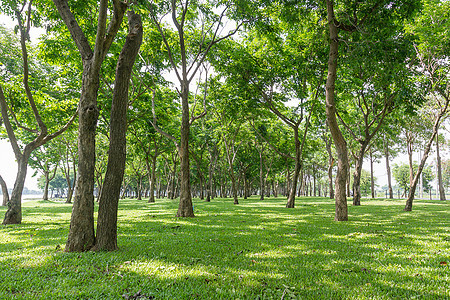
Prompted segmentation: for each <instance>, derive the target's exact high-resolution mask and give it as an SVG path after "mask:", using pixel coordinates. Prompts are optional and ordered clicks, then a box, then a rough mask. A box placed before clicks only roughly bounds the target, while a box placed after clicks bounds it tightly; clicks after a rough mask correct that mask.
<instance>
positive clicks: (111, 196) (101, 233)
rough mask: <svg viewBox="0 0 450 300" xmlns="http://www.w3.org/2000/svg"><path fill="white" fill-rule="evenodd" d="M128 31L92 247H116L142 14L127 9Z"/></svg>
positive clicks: (112, 109)
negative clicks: (129, 103) (128, 115)
mask: <svg viewBox="0 0 450 300" xmlns="http://www.w3.org/2000/svg"><path fill="white" fill-rule="evenodd" d="M128 26H129V32H128V35H127V38H126V41H125V44H124V45H123V48H122V51H121V53H120V55H119V59H118V61H117V68H116V78H115V83H114V93H113V99H112V106H111V121H110V140H109V155H108V165H107V169H106V175H105V181H104V183H103V192H102V194H101V198H100V201H99V202H100V204H99V208H98V220H97V236H96V243H95V246H94V250H107V251H113V250H116V249H117V210H118V206H119V197H120V187H121V186H122V181H123V175H124V172H125V160H126V131H127V117H126V116H127V109H128V88H129V81H130V77H131V72H132V69H133V65H134V61H135V59H136V56H137V54H138V51H139V48H140V46H141V43H142V34H143V33H142V32H143V31H142V22H141V17H140V16H139V15H137V14H135V13H134V12H133V11H128Z"/></svg>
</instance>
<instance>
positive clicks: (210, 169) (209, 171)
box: [206, 156, 213, 202]
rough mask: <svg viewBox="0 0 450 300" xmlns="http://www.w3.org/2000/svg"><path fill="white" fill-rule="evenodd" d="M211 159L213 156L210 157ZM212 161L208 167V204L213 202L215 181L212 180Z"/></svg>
mask: <svg viewBox="0 0 450 300" xmlns="http://www.w3.org/2000/svg"><path fill="white" fill-rule="evenodd" d="M210 158H211V156H210ZM212 173H213V172H212V159H210V163H209V166H208V183H207V185H208V189H207V191H206V202H211V197H212V186H213V180H212Z"/></svg>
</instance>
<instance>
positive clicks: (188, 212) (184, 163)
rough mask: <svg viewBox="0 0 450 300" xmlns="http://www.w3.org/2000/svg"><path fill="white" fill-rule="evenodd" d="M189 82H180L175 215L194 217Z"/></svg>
mask: <svg viewBox="0 0 450 300" xmlns="http://www.w3.org/2000/svg"><path fill="white" fill-rule="evenodd" d="M188 97H189V83H188V81H187V79H185V80H183V82H181V108H182V115H181V130H180V133H181V138H180V145H179V147H178V154H179V156H180V181H181V182H180V203H179V205H178V211H177V214H176V217H194V209H193V207H192V198H191V181H190V172H189V130H190V120H189V102H188V101H189V99H188Z"/></svg>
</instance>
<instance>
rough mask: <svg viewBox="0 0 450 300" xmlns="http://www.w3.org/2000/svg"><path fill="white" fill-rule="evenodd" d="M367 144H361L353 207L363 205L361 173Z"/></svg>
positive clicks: (354, 179) (354, 183)
mask: <svg viewBox="0 0 450 300" xmlns="http://www.w3.org/2000/svg"><path fill="white" fill-rule="evenodd" d="M366 148H367V142H364V143H363V144H361V148H360V149H359V153H358V159H357V160H356V163H355V171H354V173H353V205H361V171H362V166H363V162H364V153H365V152H366Z"/></svg>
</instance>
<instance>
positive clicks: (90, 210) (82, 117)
mask: <svg viewBox="0 0 450 300" xmlns="http://www.w3.org/2000/svg"><path fill="white" fill-rule="evenodd" d="M93 69H94V68H93V66H92V60H85V61H83V79H82V81H83V84H82V90H81V97H80V104H79V107H80V109H79V112H78V120H79V121H78V122H79V128H78V156H79V159H78V174H77V183H76V187H77V188H76V190H75V196H74V204H73V208H72V217H71V220H70V230H69V236H68V238H67V243H66V248H65V250H66V251H68V252H79V251H87V250H90V249H91V248H92V247H93V246H94V244H95V235H94V182H95V176H94V170H95V130H96V127H97V119H98V114H99V111H98V107H97V93H98V88H99V74H98V73H96V74H92V70H93Z"/></svg>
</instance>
